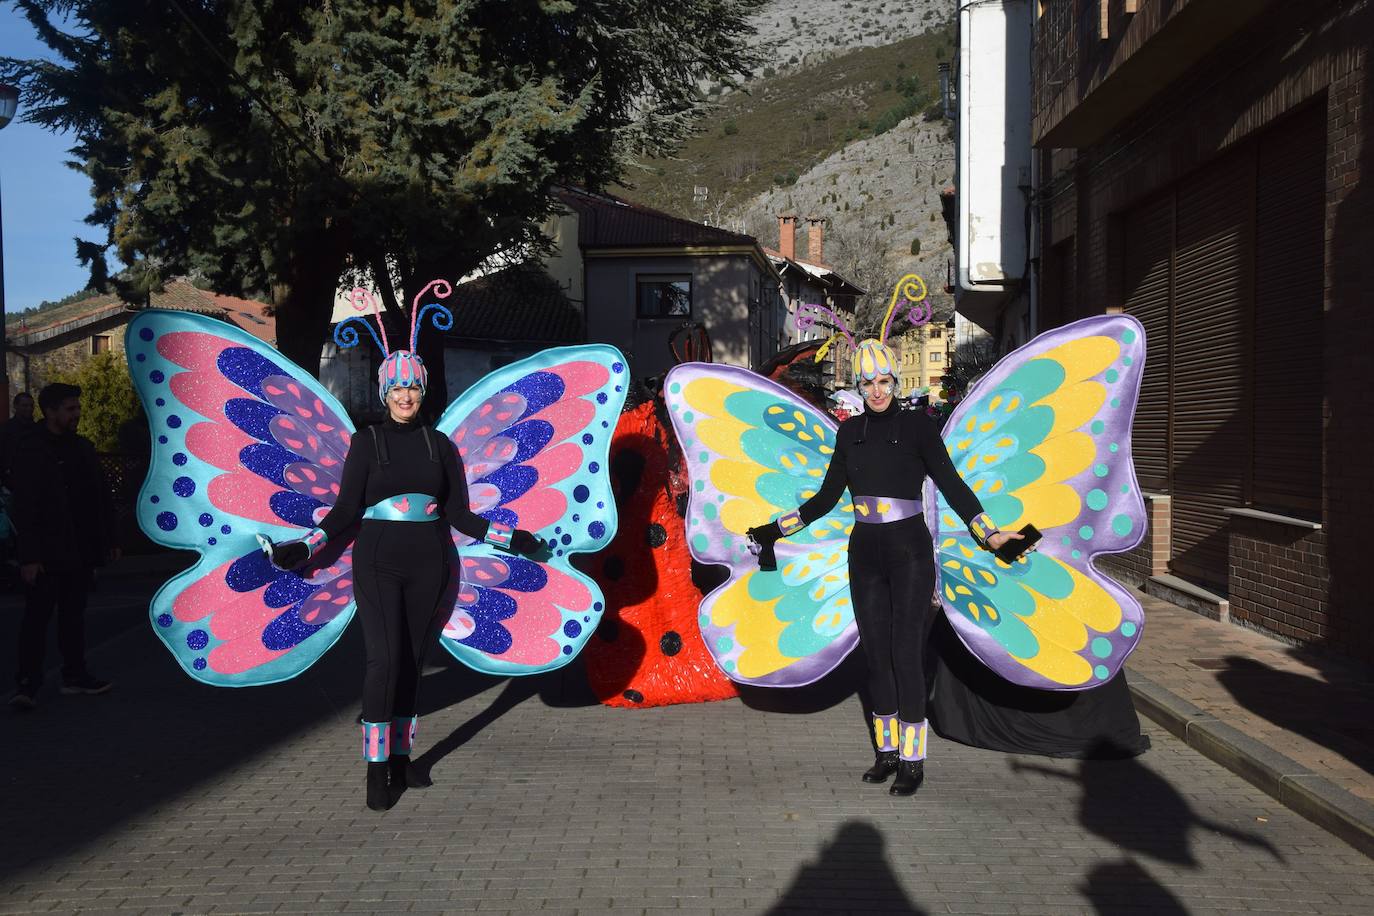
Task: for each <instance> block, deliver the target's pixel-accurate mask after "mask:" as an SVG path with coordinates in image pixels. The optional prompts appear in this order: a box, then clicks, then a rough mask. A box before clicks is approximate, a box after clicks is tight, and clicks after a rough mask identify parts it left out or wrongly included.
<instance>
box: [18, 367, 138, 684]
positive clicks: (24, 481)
mask: <svg viewBox="0 0 1374 916" xmlns="http://www.w3.org/2000/svg"><path fill="white" fill-rule="evenodd" d="M38 405H39V407H40V408H42V411H43V419H42V421H41V422H39V423H37V424H35V426H34V428H33V430H31V431H30V433H29V434H28V435H26V436H23V437H22V438H21V439H19V440H18V441H17V442H16V443H14V447H13V452H12V454H11V456H10V461H11V463H10V488H11V489H12V490H13V493H14V500H13V509H12V515H13V521H14V526H15V529H16V530H17V532H18V559H19V575H20V578H21V580H22V581H23V584H24V588H25V602H24V618H23V622H22V623H21V624H20V628H19V653H18V654H19V664H18V669H19V671H18V676H17V677H16V683H17V688H18V689H17V690H16V691H15V694H14V696H13V697H11V699H10V705H12V706H14V707H16V708H19V709H33V708H34V707H35V706H37V705H38V701H37V696H38V690H39V688H40V687H41V686H42V684H43V662H44V658H45V657H46V653H47V630H48V621H49V620H50V619H51V618H52V614H53V611H54V610H56V611H57V617H58V622H57V635H58V645H59V647H60V649H61V652H62V692H63V693H67V694H82V693H85V694H98V693H105V692H106V691H108V690H109V689H110V687H111V684H110V682H109V681H103V680H101V679H100V678H97V677H95V676H93V675H92V674H91V673H90V672H89V671H88V670H87V669H86V598H87V595H88V594H89V592H90V589H91V584H92V578H93V576H94V573H95V568H96V567H97V566H101V565H103V564H104V563H105V562H106V561H107V560H114V559H118V557H119V548H118V547H117V546H115V543H114V525H113V517H114V507H113V505H112V502H111V499H110V488H109V486H108V485H107V484H106V481H105V475H104V473H103V472H102V471H101V468H100V462H99V461H98V460H97V459H96V454H95V446H94V445H92V444H91V441H90V440H89V439H87V438H85V437H84V436H81V435H78V434H77V431H76V427H77V424H78V423H79V422H80V420H81V389H80V388H78V387H76V386H75V385H67V384H63V383H55V384H52V385H47V386H45V387H44V388H43V390H42V391H40V392H39V393H38Z"/></svg>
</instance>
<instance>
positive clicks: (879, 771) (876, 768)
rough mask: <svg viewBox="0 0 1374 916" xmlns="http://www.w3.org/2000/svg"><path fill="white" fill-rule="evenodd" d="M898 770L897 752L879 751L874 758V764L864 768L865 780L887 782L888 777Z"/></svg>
mask: <svg viewBox="0 0 1374 916" xmlns="http://www.w3.org/2000/svg"><path fill="white" fill-rule="evenodd" d="M895 772H897V752H896V751H879V752H878V756H877V757H874V758H873V766H871V767H869V768H868V769H866V770H864V775H863V780H864V782H887V777H889V776H891V775H892V774H893V773H895Z"/></svg>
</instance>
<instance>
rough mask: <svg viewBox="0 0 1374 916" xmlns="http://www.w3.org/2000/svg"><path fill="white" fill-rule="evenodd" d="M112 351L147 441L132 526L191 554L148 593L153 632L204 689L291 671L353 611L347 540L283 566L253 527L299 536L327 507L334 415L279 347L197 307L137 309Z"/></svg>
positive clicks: (345, 427) (338, 430) (338, 453)
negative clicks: (123, 366) (140, 411)
mask: <svg viewBox="0 0 1374 916" xmlns="http://www.w3.org/2000/svg"><path fill="white" fill-rule="evenodd" d="M125 347H126V354H127V356H128V360H129V372H130V374H131V376H132V378H133V382H134V387H135V389H136V390H137V392H138V395H139V398H140V399H141V400H142V402H143V406H144V409H145V410H146V411H147V415H148V422H149V425H150V428H151V430H152V436H153V446H152V458H151V463H150V466H149V470H148V477H147V479H146V480H145V482H144V484H143V487H142V489H141V491H140V493H139V497H138V507H137V516H138V521H139V525H140V527H141V528H142V529H143V531H144V532H145V533H147V535H148V536H149V537H150V538H152V539H153V540H154V541H156V542H157V543H159V544H163V545H165V546H167V547H175V548H180V549H184V550H194V551H197V552H198V553H199V554H200V560H199V562H197V563H196V565H195V566H194V567H192V568H191V569H189V570H187V571H185V572H183V573H181V574H180V575H178V576H176V577H175V578H173V579H172V580H171V581H170V582H168V583H167V584H166V585H164V586H163V587H162V588H161V589H160V590H159V591H158V593H157V595H156V596H155V597H154V598H153V602H152V607H151V609H150V615H151V617H152V621H153V629H154V631H155V632H156V633H157V635H158V637H159V638H160V639H161V640H162V641H163V643H164V644H166V646H167V648H168V649H169V650H171V652H172V655H173V656H174V657H175V658H176V660H177V662H178V663H179V664H180V665H181V666H182V668H184V669H185V670H186V672H187V673H188V674H190V675H191V676H192V677H194V678H195V679H197V680H199V681H203V682H205V683H207V684H214V685H218V686H229V687H243V686H253V685H259V684H269V683H274V682H276V681H282V680H286V679H288V678H291V677H294V676H295V675H297V674H299V673H300V672H301V671H303V670H305V669H306V668H307V667H309V666H310V665H311V664H312V663H314V661H315V660H316V659H318V658H319V657H320V655H321V654H322V653H323V652H324V651H325V650H326V649H328V648H329V646H331V645H332V644H333V643H334V642H335V641H336V640H337V639H338V637H339V635H340V633H341V632H342V630H343V628H344V627H345V626H346V625H347V623H348V621H349V619H350V618H351V617H352V615H353V610H354V603H353V575H352V549H351V540H352V538H351V537H346V538H341V539H339V540H338V541H337V542H335V543H333V544H330V545H328V547H327V548H326V549H325V550H324V551H322V552H321V553H320V554H319V555H318V556H317V557H316V558H315V559H314V560H313V561H312V562H311V564H310V565H309V566H307V567H306V568H304V569H302V570H300V571H299V572H285V571H283V570H279V569H277V568H275V567H274V566H272V565H271V563H269V562H268V561H267V558H266V557H265V556H264V555H263V553H262V551H261V550H260V549H259V547H258V543H257V540H256V537H255V536H256V535H257V534H259V533H261V534H266V535H268V536H269V537H271V538H273V539H274V540H278V541H282V540H290V539H292V538H296V537H300V536H301V534H302V533H303V529H308V528H310V527H312V526H313V525H314V524H315V523H316V522H317V521H318V520H319V519H321V518H323V517H324V515H325V514H326V513H327V512H328V511H329V507H330V506H332V505H333V503H334V500H335V498H336V497H337V495H338V488H339V479H340V474H341V472H342V470H343V461H344V456H345V455H346V454H347V451H348V444H349V440H350V436H351V434H352V431H353V427H352V424H351V423H350V422H349V420H348V415H347V413H346V412H345V411H344V409H343V408H342V407H341V406H340V405H339V403H338V402H337V401H336V400H335V399H334V398H333V397H332V396H331V395H330V394H329V392H328V391H326V390H325V389H324V387H323V386H321V385H320V384H319V382H317V381H316V380H315V379H313V378H311V377H310V376H309V375H307V374H306V373H305V372H304V371H303V370H301V369H300V368H299V367H298V366H296V365H295V364H293V363H291V362H290V361H289V360H287V359H286V358H285V357H283V356H282V355H281V354H280V353H278V352H277V351H275V350H273V349H272V348H271V347H269V346H267V345H266V344H264V343H263V342H262V341H260V340H258V339H257V338H255V337H253V336H252V335H250V334H248V333H247V332H245V331H243V330H241V329H239V328H237V327H235V326H233V325H230V324H226V323H225V322H222V321H217V320H215V319H213V318H208V317H206V316H203V315H197V314H193V313H189V312H172V311H162V310H156V309H149V310H146V311H143V312H140V313H139V314H138V315H137V316H136V317H135V318H134V320H133V321H132V322H130V324H129V327H128V330H127V332H126V337H125Z"/></svg>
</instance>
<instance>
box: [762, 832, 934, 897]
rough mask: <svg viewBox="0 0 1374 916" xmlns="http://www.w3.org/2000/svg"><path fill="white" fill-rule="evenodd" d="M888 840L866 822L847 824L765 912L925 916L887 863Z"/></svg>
mask: <svg viewBox="0 0 1374 916" xmlns="http://www.w3.org/2000/svg"><path fill="white" fill-rule="evenodd" d="M886 845H887V844H886V840H885V839H884V838H883V835H882V833H881V832H880V831H879V830H878V829H877V828H876V827H874V826H873V825H872V824H870V823H868V822H866V821H845V822H844V823H843V824H841V825H840V827H839V829H838V830H837V831H836V832H835V837H834V839H832V840H831V841H830V842H829V843H828V844H826V846H825V847H824V848H823V849H821V851H820V854H819V855H818V856H817V861H815V862H809V863H807V864H806V865H804V866H802V868H801V870H800V871H798V872H797V875H796V877H794V878H793V879H792V883H791V884H790V885H788V887H787V890H786V891H784V892H783V896H782V899H781V900H779V901H778V902H777V903H776V904H774V905H773V906H772V907H771V908H769V909H768V910H767V911H766V912H767V913H768V914H770V916H772V914H781V913H816V912H838V911H848V912H863V913H925V912H926V911H925V910H922V909H921V908H920V907H918V906H916V904H914V903H912V901H911V898H909V897H908V896H907V895H906V891H905V890H903V888H902V885H901V884H900V883H899V882H898V881H897V876H896V874H895V873H894V872H893V870H892V865H891V864H890V863H889V862H888V861H887V853H886Z"/></svg>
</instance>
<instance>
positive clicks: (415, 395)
mask: <svg viewBox="0 0 1374 916" xmlns="http://www.w3.org/2000/svg"><path fill="white" fill-rule="evenodd" d="M424 399H425V396H424V393H423V392H422V391H421V390H420V386H419V385H410V386H407V387H405V388H402V387H400V386H399V385H398V386H397V387H395V388H392V389H391V390H390V391H388V392H387V393H386V409H387V412H388V413H390V414H391V419H393V420H395V421H396V422H397V423H409V422H410V421H411V420H414V419H415V417H416V416H417V415H418V414H419V413H420V402H421V401H423V400H424Z"/></svg>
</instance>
